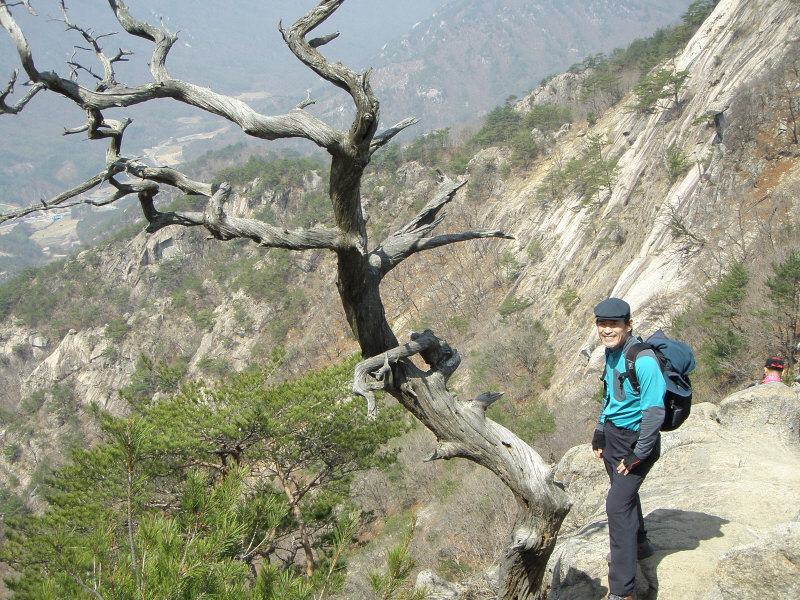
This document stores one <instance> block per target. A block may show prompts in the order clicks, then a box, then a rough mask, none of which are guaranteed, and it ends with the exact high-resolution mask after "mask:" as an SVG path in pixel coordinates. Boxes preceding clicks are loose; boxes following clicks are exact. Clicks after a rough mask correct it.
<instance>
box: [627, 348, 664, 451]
mask: <svg viewBox="0 0 800 600" xmlns="http://www.w3.org/2000/svg"><path fill="white" fill-rule="evenodd" d="M635 368H636V378H637V379H638V380H639V388H640V403H641V404H640V405H641V407H642V422H641V424H640V425H639V441H638V442H636V446H635V447H634V449H633V453H634V454H635V455H636V456H637V457H638V458H641V459H642V460H644V459H646V458H647V457H648V456H650V454H651V452H652V451H653V447H654V446H655V444H656V441H657V440H658V434H659V431H661V424H662V423H663V422H664V394H665V392H666V391H667V384H666V382H665V381H664V376H663V375H662V374H661V368H660V367H659V366H658V360H657V359H656V357H655V355H654V354H652V353H650V352H644V353H642V355H640V356H639V358H637V359H636V364H635Z"/></svg>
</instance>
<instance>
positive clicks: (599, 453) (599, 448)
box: [592, 429, 606, 458]
mask: <svg viewBox="0 0 800 600" xmlns="http://www.w3.org/2000/svg"><path fill="white" fill-rule="evenodd" d="M605 447H606V434H605V433H603V432H602V431H600V430H599V429H595V430H594V435H593V436H592V452H594V455H595V456H596V457H597V458H603V448H605Z"/></svg>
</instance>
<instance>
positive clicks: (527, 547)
mask: <svg viewBox="0 0 800 600" xmlns="http://www.w3.org/2000/svg"><path fill="white" fill-rule="evenodd" d="M412 337H413V339H412V341H411V342H409V343H407V344H405V345H403V346H399V347H396V348H393V349H391V350H389V351H387V352H386V353H384V354H383V355H381V356H376V357H374V358H372V359H367V360H365V361H363V362H361V363H360V364H359V365H358V367H357V368H356V381H355V383H354V391H355V392H356V393H358V394H360V395H363V396H365V397H366V398H367V401H368V403H369V404H370V405H371V404H372V401H371V398H370V396H371V394H372V390H374V389H385V390H387V391H389V392H390V393H391V394H392V395H393V396H394V397H395V398H397V399H398V401H400V402H401V403H402V404H403V406H404V407H405V408H406V409H408V410H409V411H410V412H411V413H412V414H414V416H415V417H417V418H418V419H419V420H420V421H421V422H422V423H423V424H424V425H425V426H426V427H427V428H428V429H430V430H431V431H432V432H433V433H434V435H436V439H437V442H438V445H437V448H436V449H435V451H434V452H433V454H432V455H431V456H430V458H429V459H428V460H439V459H443V460H448V459H450V458H456V457H459V458H466V459H468V460H471V461H473V462H475V463H477V464H479V465H482V466H484V467H486V468H487V469H489V470H491V471H492V472H493V473H495V474H496V475H497V476H498V477H499V478H500V479H501V480H502V481H503V483H505V484H506V485H507V486H508V488H509V489H510V490H511V491H512V492H513V494H514V496H515V498H516V500H517V505H518V507H519V508H518V514H517V518H516V522H515V524H514V528H513V530H512V532H511V540H510V542H509V545H508V548H507V549H506V552H505V554H504V556H503V562H502V565H501V577H500V580H501V590H499V597H500V598H502V599H503V600H524V599H531V600H532V599H534V598H537V597H538V594H539V591H540V590H539V588H540V586H541V583H542V580H543V577H544V573H545V569H546V566H547V560H548V558H549V557H550V554H551V553H552V551H553V547H554V545H555V542H556V537H557V534H558V530H559V528H560V527H561V523H562V521H563V520H564V517H565V516H566V515H567V513H568V512H569V508H570V501H569V498H568V497H567V494H566V493H565V492H564V491H563V490H562V489H561V487H559V486H558V485H557V484H556V483H555V482H554V481H553V477H552V470H551V468H550V466H549V465H547V464H546V463H545V462H544V461H543V460H542V458H541V457H540V456H539V455H538V454H537V453H536V452H535V451H534V450H533V449H532V448H531V447H530V446H529V445H528V444H526V443H525V442H524V441H523V440H521V439H519V438H518V437H517V436H516V435H514V434H513V433H512V432H511V431H509V430H508V429H506V428H505V427H502V426H501V425H498V424H497V423H495V422H493V421H491V420H490V419H487V418H486V409H487V408H488V407H489V406H490V405H491V403H492V402H494V401H495V400H497V399H498V398H499V397H500V396H501V394H490V393H484V394H481V395H480V396H478V397H477V398H475V399H470V400H459V399H457V398H455V396H453V394H452V393H451V392H450V391H449V390H448V389H447V380H448V378H449V377H450V375H452V373H453V372H454V371H455V369H456V368H457V367H458V364H459V363H460V357H459V356H458V353H457V352H456V351H455V350H453V349H451V348H450V347H449V346H448V345H447V344H446V343H444V342H442V341H441V340H439V339H438V338H436V336H434V335H433V333H432V332H430V331H426V332H425V333H423V334H421V335H417V336H412ZM417 353H419V354H420V355H421V356H422V357H423V359H424V360H425V361H426V363H427V364H428V365H430V366H431V370H430V371H427V372H423V371H421V370H419V369H418V368H417V367H416V366H415V365H414V364H413V363H411V362H410V361H409V360H407V359H408V357H409V356H412V355H413V354H417Z"/></svg>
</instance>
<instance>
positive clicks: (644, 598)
mask: <svg viewBox="0 0 800 600" xmlns="http://www.w3.org/2000/svg"><path fill="white" fill-rule="evenodd" d="M729 522H730V521H728V520H727V519H723V518H722V517H718V516H715V515H709V514H706V513H702V512H695V511H690V510H672V509H667V508H659V509H657V510H654V511H653V512H651V513H650V514H648V515H647V516H646V517H645V519H644V523H645V528H646V529H647V537H648V539H649V540H650V543H651V545H652V546H653V550H655V552H654V553H653V556H651V557H650V558H646V559H644V560H641V561H639V568H640V570H641V573H642V574H643V575H644V576H645V578H646V579H647V581H648V582H649V583H650V589H649V590H648V592H647V593H646V594H644V595H640V596H639V599H640V600H656V599H657V598H658V565H659V563H660V562H661V561H662V560H663V559H664V557H666V556H669V555H670V554H674V553H676V552H683V551H685V550H694V549H696V548H699V547H700V542H701V541H703V540H710V539H712V538H717V537H723V535H724V534H723V533H722V526H723V525H725V524H727V523H729Z"/></svg>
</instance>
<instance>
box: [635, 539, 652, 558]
mask: <svg viewBox="0 0 800 600" xmlns="http://www.w3.org/2000/svg"><path fill="white" fill-rule="evenodd" d="M654 553H655V550H654V549H653V546H652V545H650V542H649V541H647V540H645V541H643V542H639V543H638V544H637V545H636V560H644V559H645V558H650V557H651V556H653V554H654Z"/></svg>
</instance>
